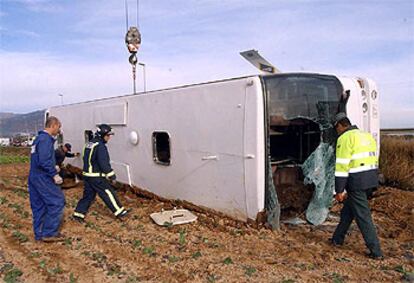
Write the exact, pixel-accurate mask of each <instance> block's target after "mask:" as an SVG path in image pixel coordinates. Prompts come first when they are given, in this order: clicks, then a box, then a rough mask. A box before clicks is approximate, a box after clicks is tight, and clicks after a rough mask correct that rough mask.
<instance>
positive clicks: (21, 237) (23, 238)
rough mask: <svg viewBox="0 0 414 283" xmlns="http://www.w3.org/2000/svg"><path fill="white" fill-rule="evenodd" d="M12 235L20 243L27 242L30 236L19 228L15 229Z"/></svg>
mask: <svg viewBox="0 0 414 283" xmlns="http://www.w3.org/2000/svg"><path fill="white" fill-rule="evenodd" d="M12 236H13V238H15V239H16V240H18V241H19V242H20V243H25V242H27V241H28V240H29V238H28V237H27V236H26V235H25V234H23V233H22V232H20V231H17V230H15V231H13V234H12Z"/></svg>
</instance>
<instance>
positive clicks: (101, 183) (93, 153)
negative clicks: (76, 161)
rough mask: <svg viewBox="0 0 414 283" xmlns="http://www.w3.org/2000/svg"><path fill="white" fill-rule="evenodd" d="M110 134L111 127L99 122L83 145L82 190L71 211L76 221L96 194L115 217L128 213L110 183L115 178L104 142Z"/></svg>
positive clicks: (82, 217) (84, 212)
mask: <svg viewBox="0 0 414 283" xmlns="http://www.w3.org/2000/svg"><path fill="white" fill-rule="evenodd" d="M112 135H114V133H113V131H112V128H111V127H110V126H109V125H107V124H101V125H99V126H98V129H97V131H96V133H95V137H94V138H93V139H92V140H91V141H89V142H88V143H86V145H85V147H84V150H83V172H82V175H83V181H84V192H83V197H82V199H81V200H79V202H78V204H77V206H76V209H75V212H74V213H73V218H74V219H75V220H77V221H80V222H82V221H83V220H84V219H85V216H86V213H87V212H88V210H89V207H90V205H91V204H92V202H93V201H94V200H95V197H96V194H98V195H99V197H100V198H101V199H102V200H103V201H104V203H105V204H106V206H107V207H108V208H109V209H110V210H111V211H112V213H113V214H114V216H115V217H117V218H120V217H124V216H126V215H127V214H128V211H127V210H126V209H125V208H124V207H123V206H122V204H121V203H120V201H119V199H118V197H117V195H116V191H115V190H114V189H113V188H112V186H111V183H110V182H114V181H115V179H116V175H115V172H114V171H113V170H112V167H111V164H110V159H109V153H108V149H107V147H106V143H107V142H108V141H109V140H110V138H111V136H112Z"/></svg>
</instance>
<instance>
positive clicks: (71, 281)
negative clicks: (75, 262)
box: [69, 272, 78, 283]
mask: <svg viewBox="0 0 414 283" xmlns="http://www.w3.org/2000/svg"><path fill="white" fill-rule="evenodd" d="M76 282H78V278H77V277H75V275H73V273H72V272H71V273H70V275H69V283H76Z"/></svg>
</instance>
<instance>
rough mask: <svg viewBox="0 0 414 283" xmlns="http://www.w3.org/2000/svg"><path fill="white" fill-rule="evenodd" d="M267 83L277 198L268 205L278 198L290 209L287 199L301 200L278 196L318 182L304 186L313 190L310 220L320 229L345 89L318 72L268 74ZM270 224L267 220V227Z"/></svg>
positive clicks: (330, 185) (331, 184)
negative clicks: (335, 125) (337, 116)
mask: <svg viewBox="0 0 414 283" xmlns="http://www.w3.org/2000/svg"><path fill="white" fill-rule="evenodd" d="M263 80H264V83H265V90H266V95H267V111H268V130H269V136H268V153H269V159H270V162H269V163H270V168H271V170H269V174H273V175H272V176H273V178H269V182H268V186H267V191H266V195H267V196H269V197H271V198H272V200H267V204H268V205H269V204H270V203H272V202H273V203H275V202H276V203H277V201H278V200H279V202H280V205H279V204H278V205H276V206H279V207H281V208H286V207H289V208H291V207H292V205H289V204H285V203H283V201H284V200H286V199H288V200H291V201H292V203H295V202H296V204H297V201H295V199H294V198H286V195H282V198H279V199H278V196H277V194H279V192H281V191H282V192H286V190H292V188H296V191H298V189H299V190H300V189H301V188H300V186H299V185H298V182H300V183H301V184H302V186H303V184H305V185H309V184H313V186H307V187H306V186H303V189H304V190H306V189H308V190H310V189H313V187H314V192H313V196H312V197H311V199H310V202H309V204H308V206H307V210H306V217H307V220H308V221H309V222H311V223H313V224H315V225H318V224H320V223H322V222H323V221H324V220H325V218H326V216H327V211H329V206H330V204H331V201H332V194H333V188H334V162H335V153H334V143H335V141H336V132H335V130H334V129H333V128H332V125H331V121H332V118H333V117H334V116H335V114H336V113H337V111H338V105H339V102H340V98H341V96H342V93H343V88H342V85H341V83H340V82H339V80H338V79H337V78H336V77H335V76H328V75H317V74H278V75H272V76H264V77H263ZM292 168H293V169H292ZM295 170H296V171H295ZM272 172H273V173H272ZM294 176H300V177H297V178H296V179H295V178H294ZM273 190H274V191H275V192H273ZM276 192H278V193H276ZM292 192H293V190H292ZM306 192H309V191H305V193H306ZM310 192H311V191H310ZM296 193H297V192H296ZM297 195H298V197H301V198H303V196H301V194H297ZM303 195H305V194H303ZM305 202H306V200H305ZM269 208H270V207H268V211H271V209H269ZM277 214H278V213H274V214H273V217H275V216H276V215H277ZM279 214H280V213H279ZM282 214H283V211H282ZM270 218H271V217H270ZM271 220H272V219H269V216H268V223H269V221H271Z"/></svg>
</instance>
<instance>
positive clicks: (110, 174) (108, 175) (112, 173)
mask: <svg viewBox="0 0 414 283" xmlns="http://www.w3.org/2000/svg"><path fill="white" fill-rule="evenodd" d="M113 175H115V172H114V171H111V172H109V173H108V174H106V175H105V176H106V177H111V176H113Z"/></svg>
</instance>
